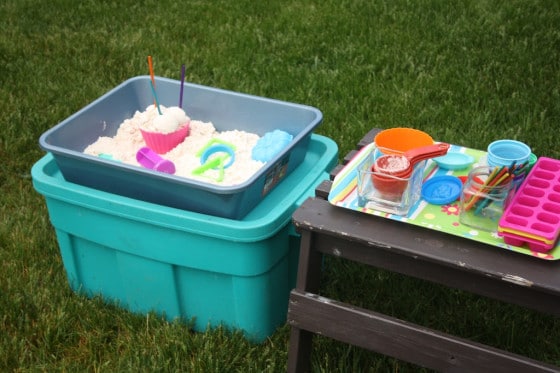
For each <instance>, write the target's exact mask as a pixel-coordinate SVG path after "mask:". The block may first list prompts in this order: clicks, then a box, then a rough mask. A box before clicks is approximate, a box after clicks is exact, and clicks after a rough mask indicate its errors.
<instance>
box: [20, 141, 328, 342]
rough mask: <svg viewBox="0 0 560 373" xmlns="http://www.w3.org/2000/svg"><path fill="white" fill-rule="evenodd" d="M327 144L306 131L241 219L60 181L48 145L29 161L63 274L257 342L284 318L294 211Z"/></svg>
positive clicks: (292, 264) (113, 296)
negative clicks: (298, 156)
mask: <svg viewBox="0 0 560 373" xmlns="http://www.w3.org/2000/svg"><path fill="white" fill-rule="evenodd" d="M337 157H338V148H337V146H336V143H335V142H334V141H332V140H331V139H328V138H326V137H323V136H319V135H312V136H311V141H310V144H309V150H308V152H307V153H306V156H305V158H304V160H303V162H302V163H301V164H300V166H299V167H297V168H296V169H295V170H294V171H293V172H292V173H291V174H290V175H288V176H287V177H286V178H285V179H284V180H283V181H282V182H281V183H279V184H278V186H277V187H276V188H275V189H274V190H273V191H271V192H270V193H269V195H267V196H266V197H265V198H264V199H263V200H262V201H261V202H260V203H259V204H258V205H257V206H256V207H255V208H254V209H253V210H252V211H251V212H250V213H249V214H247V215H246V217H245V218H243V219H242V220H233V219H228V218H221V217H216V216H212V215H206V214H201V213H196V212H190V211H184V210H180V209H176V208H172V207H167V206H162V205H157V204H152V203H150V202H144V201H140V200H136V199H132V198H129V197H124V196H120V195H117V194H112V193H108V192H104V191H100V190H96V189H92V188H89V187H86V186H82V185H79V184H74V183H71V182H67V181H65V180H64V178H63V176H62V173H61V172H60V169H59V168H58V166H57V164H56V162H55V161H54V158H53V156H52V154H47V155H46V156H44V157H43V158H42V159H41V160H39V161H38V162H37V163H36V164H35V165H34V166H33V168H32V170H31V174H32V178H33V185H34V187H35V189H36V190H37V191H38V192H39V193H41V194H42V195H43V196H44V197H45V200H46V204H47V208H48V212H49V217H50V220H51V223H52V225H53V226H54V228H55V231H56V236H57V239H58V244H59V247H60V252H61V256H62V260H63V263H64V267H65V270H66V274H67V276H68V281H69V284H70V286H71V288H72V289H73V290H74V291H75V292H79V293H83V294H86V295H87V296H90V297H91V296H94V295H101V296H102V297H103V298H105V299H106V300H107V301H111V302H117V303H118V304H119V305H120V306H122V307H124V308H126V309H128V310H130V311H133V312H139V313H147V312H149V311H155V312H157V313H158V314H164V315H165V316H166V318H167V319H169V320H172V319H175V318H182V319H184V320H190V319H192V318H194V328H195V330H197V331H204V330H206V329H207V327H215V326H217V325H220V324H221V325H224V326H226V327H228V328H234V329H241V330H243V332H244V333H245V335H246V336H247V338H249V339H250V340H253V341H256V342H260V341H262V340H263V339H265V338H266V337H267V336H269V335H271V334H272V333H273V332H274V331H275V329H276V328H277V327H278V326H280V325H281V324H283V323H284V322H285V321H286V313H287V306H288V297H289V292H290V290H291V289H292V288H293V287H294V286H295V278H296V272H297V259H298V252H299V238H298V237H297V235H296V233H295V231H294V229H293V226H292V224H291V215H292V213H293V212H294V210H295V209H296V208H297V207H298V206H299V205H300V204H301V203H302V202H303V201H304V200H305V199H306V198H307V197H308V196H310V195H312V194H313V192H314V189H315V187H316V186H317V185H318V184H319V183H320V182H321V181H322V180H324V179H325V178H327V177H328V171H330V169H332V167H334V165H335V164H336V163H337Z"/></svg>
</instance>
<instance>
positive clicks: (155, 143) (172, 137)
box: [140, 121, 190, 154]
mask: <svg viewBox="0 0 560 373" xmlns="http://www.w3.org/2000/svg"><path fill="white" fill-rule="evenodd" d="M189 124H190V121H189V122H187V123H185V124H183V125H182V126H181V127H180V128H179V129H178V130H176V131H175V132H171V133H159V132H150V131H144V130H143V129H140V132H142V137H143V138H144V141H145V142H146V145H147V146H148V148H150V149H152V150H153V151H154V152H156V153H158V154H164V153H167V152H168V151H170V150H171V149H173V148H174V147H176V146H177V145H179V144H180V143H182V142H183V140H185V137H187V136H188V135H189V129H190V126H189Z"/></svg>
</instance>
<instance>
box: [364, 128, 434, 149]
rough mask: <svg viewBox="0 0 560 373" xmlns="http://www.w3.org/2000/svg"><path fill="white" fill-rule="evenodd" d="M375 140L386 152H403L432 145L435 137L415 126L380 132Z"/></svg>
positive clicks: (377, 145) (378, 146)
mask: <svg viewBox="0 0 560 373" xmlns="http://www.w3.org/2000/svg"><path fill="white" fill-rule="evenodd" d="M373 142H374V143H375V146H376V147H377V148H378V149H379V150H381V152H383V153H384V154H402V153H404V152H406V151H407V150H410V149H414V148H420V147H422V146H426V145H431V144H433V143H434V139H432V137H431V136H430V135H428V134H427V133H426V132H423V131H420V130H417V129H414V128H406V127H396V128H389V129H386V130H383V131H381V132H379V133H378V134H377V135H376V136H375V138H374V139H373Z"/></svg>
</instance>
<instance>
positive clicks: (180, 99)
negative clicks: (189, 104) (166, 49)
mask: <svg viewBox="0 0 560 373" xmlns="http://www.w3.org/2000/svg"><path fill="white" fill-rule="evenodd" d="M184 85H185V64H183V65H181V90H180V91H179V107H180V108H181V109H182V108H183V86H184Z"/></svg>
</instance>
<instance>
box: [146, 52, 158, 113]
mask: <svg viewBox="0 0 560 373" xmlns="http://www.w3.org/2000/svg"><path fill="white" fill-rule="evenodd" d="M148 68H149V69H150V78H151V79H152V84H153V86H154V89H155V87H156V78H155V77H154V64H153V63H152V56H148ZM154 106H155V107H157V103H156V101H155V100H154Z"/></svg>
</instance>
